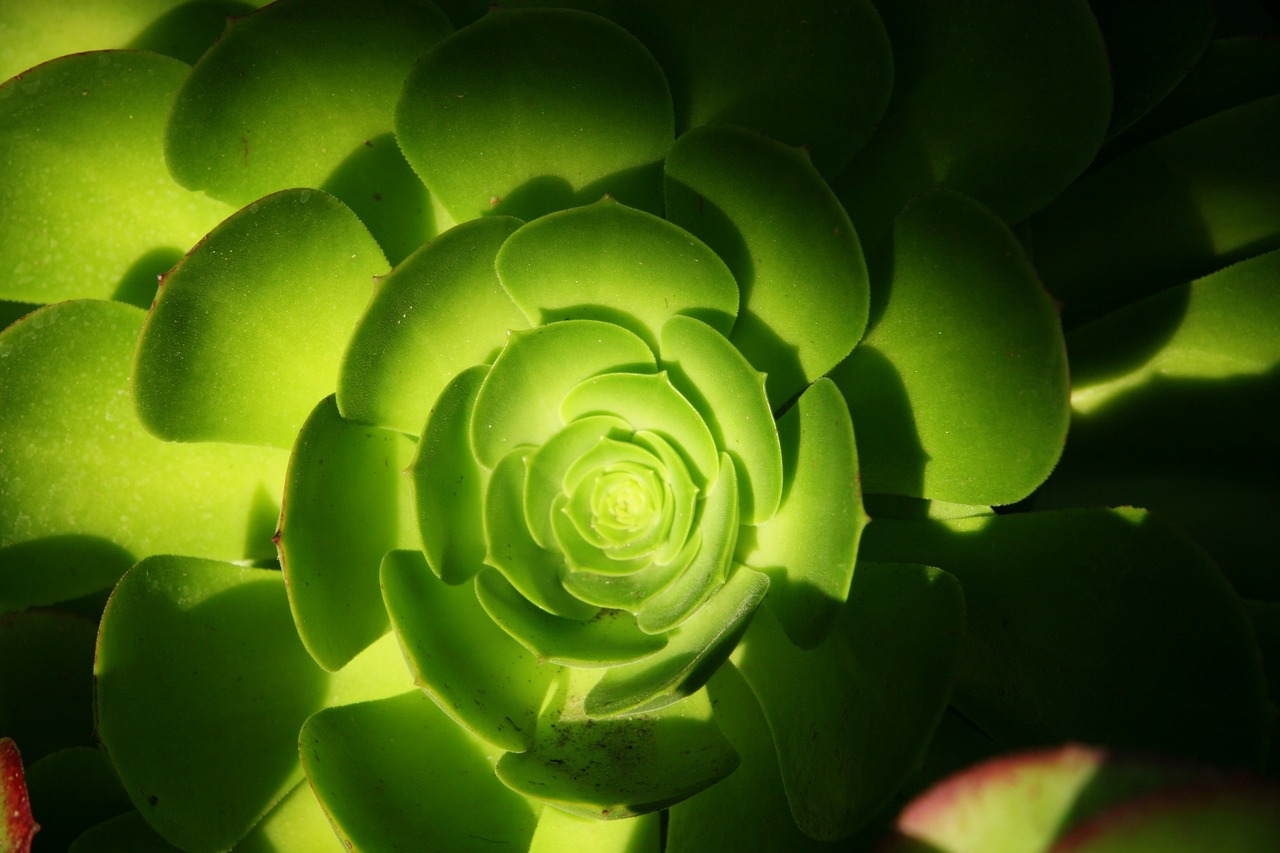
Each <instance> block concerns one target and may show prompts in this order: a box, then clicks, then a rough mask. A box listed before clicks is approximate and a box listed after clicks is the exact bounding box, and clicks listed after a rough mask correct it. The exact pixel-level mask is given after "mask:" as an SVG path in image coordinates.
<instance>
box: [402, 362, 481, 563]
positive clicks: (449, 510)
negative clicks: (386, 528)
mask: <svg viewBox="0 0 1280 853" xmlns="http://www.w3.org/2000/svg"><path fill="white" fill-rule="evenodd" d="M488 373H489V370H488V368H486V367H474V368H472V369H470V370H466V371H463V372H462V373H459V374H458V376H457V377H456V378H455V379H454V380H453V382H452V383H450V384H449V385H448V386H447V387H446V388H445V389H444V391H443V392H442V393H441V394H440V398H439V399H438V400H436V402H435V405H434V406H433V407H432V409H431V415H430V417H429V418H428V420H427V425H426V427H425V428H424V429H423V432H422V440H421V441H419V442H418V453H417V455H416V456H415V457H414V460H413V467H412V468H411V469H410V471H411V473H412V477H413V489H414V499H415V501H416V506H417V508H418V532H419V534H420V535H421V537H422V551H423V555H424V556H425V557H426V558H427V564H428V565H430V566H431V570H432V571H433V572H435V573H436V575H438V576H439V577H440V578H441V579H442V580H443V581H445V583H451V584H458V583H462V582H463V581H466V580H470V579H471V577H472V576H473V575H474V574H475V573H476V572H478V571H479V570H480V567H481V566H482V565H483V564H484V557H485V548H486V545H485V538H484V525H483V523H482V522H481V518H482V517H483V513H484V492H485V489H486V487H487V486H488V482H489V478H488V475H487V472H485V471H484V470H483V469H481V468H480V466H479V465H478V464H476V460H475V457H474V456H472V454H471V411H472V409H473V408H474V406H475V400H476V394H478V393H479V392H480V385H481V383H483V382H484V378H485V376H487V375H488Z"/></svg>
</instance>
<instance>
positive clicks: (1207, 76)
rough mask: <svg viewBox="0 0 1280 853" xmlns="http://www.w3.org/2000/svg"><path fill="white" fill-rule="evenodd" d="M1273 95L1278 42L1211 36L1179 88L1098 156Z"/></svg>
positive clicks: (1278, 90) (1278, 74)
mask: <svg viewBox="0 0 1280 853" xmlns="http://www.w3.org/2000/svg"><path fill="white" fill-rule="evenodd" d="M1219 11H1220V10H1219ZM1275 94H1280V42H1277V41H1276V40H1275V39H1273V38H1250V37H1245V38H1218V39H1215V40H1214V41H1211V42H1209V44H1208V46H1207V47H1206V48H1205V50H1204V53H1203V54H1201V56H1200V59H1199V61H1197V62H1196V64H1195V66H1194V67H1193V68H1192V69H1191V71H1190V73H1188V74H1187V76H1186V77H1185V78H1184V79H1183V80H1182V82H1181V83H1180V84H1179V85H1178V87H1177V88H1176V89H1174V90H1173V91H1172V92H1170V93H1169V96H1168V97H1166V98H1165V99H1164V100H1162V101H1160V103H1158V104H1156V105H1155V107H1154V108H1153V109H1152V110H1151V112H1149V113H1147V114H1146V115H1145V116H1143V118H1142V119H1141V121H1139V122H1138V123H1137V124H1135V125H1134V126H1133V127H1131V128H1129V129H1128V130H1126V131H1125V132H1124V133H1122V134H1121V135H1120V136H1118V137H1116V138H1115V139H1113V140H1112V141H1111V142H1110V143H1108V144H1107V147H1106V148H1104V149H1103V150H1102V152H1101V153H1100V157H1102V158H1106V159H1108V160H1109V159H1113V158H1114V157H1115V156H1117V155H1119V154H1123V153H1124V152H1126V151H1132V150H1133V149H1135V148H1138V147H1140V146H1142V145H1145V144H1147V143H1148V142H1153V141H1155V140H1157V139H1159V138H1160V137H1162V136H1164V135H1165V134H1167V133H1171V132H1172V131H1175V130H1177V129H1178V128H1180V127H1186V126H1187V125H1189V124H1191V123H1192V122H1195V121H1199V120H1200V119H1202V118H1208V117H1209V116H1211V115H1213V114H1214V113H1220V112H1222V111H1224V110H1229V109H1231V108H1232V107H1239V106H1243V105H1244V104H1247V103H1249V102H1250V101H1256V100H1258V99H1259V98H1265V97H1267V96H1268V95H1275Z"/></svg>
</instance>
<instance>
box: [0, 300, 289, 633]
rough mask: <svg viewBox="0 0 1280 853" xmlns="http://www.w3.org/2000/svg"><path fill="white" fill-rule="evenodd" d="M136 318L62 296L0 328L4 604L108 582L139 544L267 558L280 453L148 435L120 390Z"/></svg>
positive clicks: (149, 548)
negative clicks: (169, 440)
mask: <svg viewBox="0 0 1280 853" xmlns="http://www.w3.org/2000/svg"><path fill="white" fill-rule="evenodd" d="M143 319H144V315H143V313H142V312H141V311H139V310H138V309H136V308H132V307H130V306H127V305H121V304H119V303H111V302H97V301H82V302H67V303H62V304H59V305H54V306H50V307H48V308H45V309H42V310H40V311H36V312H35V313H33V314H30V315H28V316H27V317H26V318H25V319H23V320H21V321H19V322H18V323H15V324H14V325H13V326H11V327H9V329H7V330H5V332H4V334H3V335H2V336H0V358H2V359H4V364H5V370H4V371H3V372H0V469H2V470H3V471H4V476H3V477H0V549H2V550H0V577H3V578H4V582H3V583H2V584H0V588H2V589H4V590H6V591H7V593H6V594H5V596H4V598H3V606H4V607H5V608H15V607H16V608H20V607H24V606H27V605H31V604H47V603H51V602H54V601H61V600H66V599H70V598H75V597H78V596H82V595H85V594H86V593H89V592H93V591H95V590H97V589H105V588H107V587H110V586H111V585H112V584H113V583H114V582H115V581H116V579H118V578H119V576H120V575H121V574H122V573H123V571H124V570H125V569H127V568H128V567H129V566H130V565H131V564H132V563H133V562H134V561H135V560H137V559H138V558H140V557H143V556H146V555H148V554H156V553H175V552H176V553H194V554H205V555H209V556H212V557H219V558H224V559H229V560H239V559H244V558H250V559H263V558H270V557H274V556H275V547H274V546H273V545H272V543H271V533H272V530H273V528H274V526H275V523H276V520H277V518H278V517H279V494H280V491H279V490H280V488H281V485H282V484H283V482H284V466H285V462H286V458H287V457H286V454H285V453H284V452H282V451H278V450H274V449H267V448H251V447H234V446H230V445H220V444H200V445H181V444H170V443H167V442H163V441H160V440H158V439H156V438H155V437H154V436H152V435H150V434H149V433H147V432H146V431H145V430H144V429H143V428H142V426H141V425H140V424H139V423H138V420H137V416H136V415H135V413H134V408H133V405H132V402H131V400H130V399H129V362H130V359H131V357H132V355H133V350H134V343H135V341H136V340H137V337H138V332H139V330H140V329H141V327H142V322H143ZM87 353H92V354H93V356H92V357H87V356H86V354H87Z"/></svg>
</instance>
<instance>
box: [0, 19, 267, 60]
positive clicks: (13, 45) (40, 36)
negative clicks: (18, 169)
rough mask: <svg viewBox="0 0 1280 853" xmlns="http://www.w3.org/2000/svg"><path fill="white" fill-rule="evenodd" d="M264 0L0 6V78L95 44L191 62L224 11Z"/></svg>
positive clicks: (214, 31) (217, 27) (217, 30)
mask: <svg viewBox="0 0 1280 853" xmlns="http://www.w3.org/2000/svg"><path fill="white" fill-rule="evenodd" d="M262 5H264V0H213V2H199V3H192V2H190V0H46V2H43V3H36V4H32V3H5V4H4V5H3V6H0V31H3V32H4V33H5V38H4V39H3V40H2V41H0V80H6V79H8V78H9V77H12V76H13V75H14V74H17V73H18V72H19V71H22V70H23V69H25V68H30V67H31V66H33V65H35V64H37V63H40V62H45V61H47V60H50V59H53V58H54V57H57V56H66V55H68V54H72V53H83V52H84V51H88V50H98V49H100V48H115V47H128V48H132V49H134V50H153V51H156V52H157V53H163V54H165V55H166V56H174V57H177V58H178V59H181V60H183V61H184V62H194V61H195V60H196V59H197V58H198V57H199V56H200V54H201V53H202V52H204V49H205V48H206V47H208V46H209V44H210V43H211V42H212V41H213V40H214V39H215V38H217V37H218V34H219V33H221V32H222V30H223V28H224V27H225V26H226V23H227V21H226V16H227V15H238V14H244V13H245V12H250V11H252V10H253V9H254V8H256V7H258V6H262Z"/></svg>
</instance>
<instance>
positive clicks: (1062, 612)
mask: <svg viewBox="0 0 1280 853" xmlns="http://www.w3.org/2000/svg"><path fill="white" fill-rule="evenodd" d="M861 553H862V555H863V556H864V557H866V558H867V559H881V560H887V559H903V560H916V561H921V562H925V561H927V562H929V563H934V564H936V565H940V566H945V567H946V569H947V571H948V572H950V573H952V574H954V575H955V576H956V577H957V578H958V579H959V580H960V583H961V584H962V585H963V586H964V593H965V602H966V607H967V614H968V615H967V627H966V632H965V638H964V642H963V661H964V664H963V667H962V669H961V672H960V676H959V679H958V681H957V682H956V689H955V694H954V696H953V698H952V702H953V704H954V705H955V707H956V708H957V709H958V710H959V711H960V712H961V713H962V714H964V715H965V716H966V717H967V718H968V719H970V720H971V721H973V723H974V724H975V725H976V726H978V727H979V728H980V729H981V730H982V731H984V732H986V733H987V734H988V735H989V736H991V737H992V738H993V739H994V740H996V741H997V742H999V743H1000V744H1001V745H1002V746H1003V748H1005V749H1010V748H1018V747H1022V746H1028V745H1035V744H1044V743H1061V742H1064V741H1069V740H1076V741H1081V742H1084V743H1106V744H1109V745H1114V746H1115V747H1117V748H1131V749H1140V750H1145V751H1150V752H1157V753H1166V754H1169V755H1174V756H1184V757H1190V758H1196V759H1200V760H1206V761H1211V762H1214V763H1219V764H1224V765H1231V766H1237V767H1238V766H1257V765H1259V764H1260V763H1261V761H1262V755H1263V753H1264V751H1265V747H1266V743H1267V740H1268V737H1269V734H1268V733H1269V731H1270V728H1271V718H1270V712H1269V710H1268V708H1267V702H1266V684H1265V680H1264V678H1263V675H1262V663H1261V660H1260V657H1259V652H1258V649H1257V644H1256V641H1255V639H1254V636H1253V632H1252V630H1251V628H1250V626H1249V624H1248V622H1247V620H1246V618H1245V616H1244V614H1243V612H1242V610H1241V607H1240V603H1239V601H1238V600H1237V598H1236V597H1235V594H1234V593H1233V592H1232V591H1231V588H1230V587H1229V586H1228V585H1227V582H1226V580H1225V579H1224V578H1223V577H1222V576H1221V574H1220V573H1219V572H1218V570H1217V567H1216V566H1214V565H1213V564H1212V563H1210V562H1209V560H1208V559H1207V558H1206V557H1205V556H1204V553H1203V552H1202V551H1200V550H1199V548H1197V547H1196V546H1195V545H1194V544H1193V543H1191V542H1190V541H1189V540H1188V539H1187V538H1186V537H1185V536H1184V535H1183V534H1182V533H1180V532H1179V531H1177V530H1175V529H1174V528H1173V527H1171V526H1170V525H1169V524H1167V523H1166V522H1163V521H1161V520H1160V519H1159V518H1158V517H1156V516H1153V515H1148V514H1147V513H1146V512H1144V511H1142V510H1134V509H1122V510H1071V511H1061V512H1042V513H1025V514H1018V515H1001V516H977V517H973V518H967V519H958V520H952V521H889V520H887V519H877V520H876V521H875V522H873V523H872V524H871V525H870V527H869V528H868V529H867V534H866V535H865V536H864V537H863V541H862V549H861Z"/></svg>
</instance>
